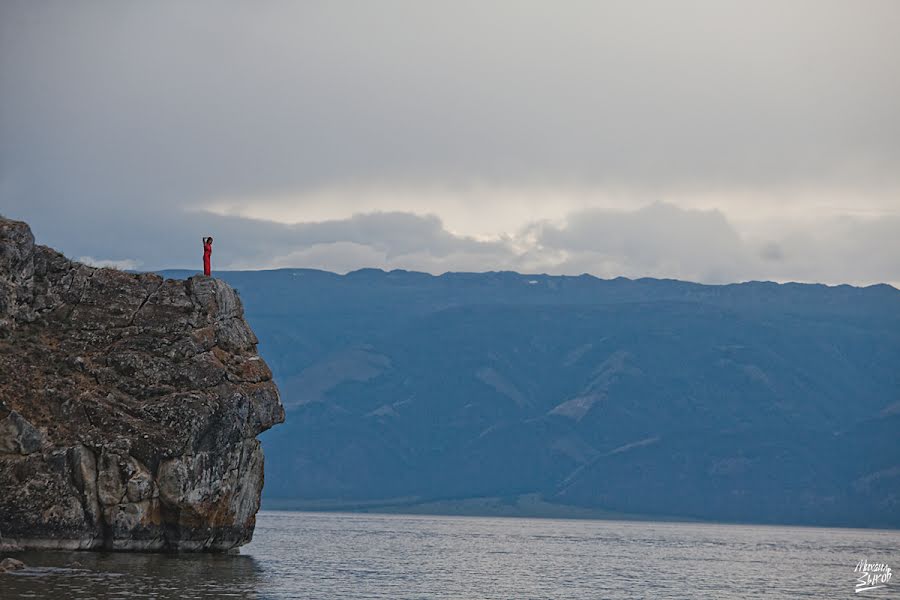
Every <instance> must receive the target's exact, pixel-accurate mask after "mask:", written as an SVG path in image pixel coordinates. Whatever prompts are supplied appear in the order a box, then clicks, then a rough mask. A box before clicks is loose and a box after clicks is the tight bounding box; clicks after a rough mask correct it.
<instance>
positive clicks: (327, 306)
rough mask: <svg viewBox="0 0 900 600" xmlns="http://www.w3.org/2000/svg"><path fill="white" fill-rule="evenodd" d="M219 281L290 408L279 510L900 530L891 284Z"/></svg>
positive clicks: (268, 277) (272, 494) (318, 275)
mask: <svg viewBox="0 0 900 600" xmlns="http://www.w3.org/2000/svg"><path fill="white" fill-rule="evenodd" d="M219 276H220V277H222V278H224V279H225V280H227V281H228V282H229V283H231V284H232V285H234V286H235V287H236V288H237V289H238V290H239V291H240V293H241V297H242V299H243V301H244V303H245V306H246V310H247V316H248V319H249V320H250V322H251V323H252V324H253V326H254V330H255V331H256V332H257V333H258V335H259V337H260V340H261V345H260V349H261V351H262V352H263V354H264V355H265V356H266V358H267V361H268V362H269V364H270V365H272V367H273V370H274V372H275V375H276V378H277V379H278V381H279V385H280V387H281V389H282V392H283V397H284V402H285V405H286V407H287V410H288V420H287V424H286V425H285V426H284V427H281V428H279V429H277V430H275V431H272V432H270V433H268V434H266V436H264V443H265V445H266V448H267V452H268V454H269V456H270V465H269V469H270V473H271V474H272V476H271V477H270V478H269V479H268V485H267V488H266V494H267V497H269V498H300V499H306V500H310V501H313V500H316V501H326V500H327V501H329V502H357V503H367V502H388V501H398V500H397V499H402V501H404V502H410V501H425V500H433V499H446V498H471V497H476V496H501V497H510V496H516V495H520V494H535V493H536V494H538V495H539V496H540V497H542V498H543V500H545V501H548V502H553V503H561V504H566V505H571V506H577V507H592V508H602V509H607V510H613V511H620V512H628V513H645V514H651V515H652V514H656V515H672V516H681V517H687V518H706V519H725V520H737V521H754V522H792V523H817V524H835V525H837V524H840V525H859V526H875V525H882V526H884V525H887V526H900V436H898V435H897V432H898V428H897V426H898V425H900V292H898V291H897V290H895V289H894V288H892V287H890V286H884V285H882V286H871V287H868V288H854V287H850V286H838V287H827V286H822V285H801V284H785V285H778V284H773V283H767V282H751V283H745V284H735V285H726V286H706V285H698V284H692V283H685V282H679V281H669V280H650V279H645V280H637V281H632V280H627V279H616V280H600V279H596V278H593V277H590V276H580V277H550V276H544V275H519V274H515V273H482V274H470V273H451V274H446V275H443V276H439V277H434V276H430V275H426V274H421V273H409V272H403V271H394V272H390V273H385V272H382V271H378V270H363V271H357V272H353V273H349V274H347V275H345V276H339V275H335V274H331V273H324V272H320V271H312V270H299V269H297V270H291V269H289V270H279V271H260V272H233V273H220V274H219Z"/></svg>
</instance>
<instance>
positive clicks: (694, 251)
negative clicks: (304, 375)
mask: <svg viewBox="0 0 900 600" xmlns="http://www.w3.org/2000/svg"><path fill="white" fill-rule="evenodd" d="M898 31H900V2H896V1H894V0H845V1H831V0H808V1H807V0H777V1H776V0H752V1H751V0H747V1H741V2H738V1H734V0H703V1H698V0H684V1H680V2H670V1H668V0H659V1H651V0H639V1H631V0H629V1H621V2H619V1H611V2H603V1H599V0H598V1H586V2H581V1H578V0H564V1H562V2H532V1H529V0H509V1H502V0H496V1H488V2H485V1H483V0H480V1H468V0H454V1H452V2H450V1H437V0H430V1H429V0H426V1H420V0H409V1H392V0H379V1H378V2H342V1H339V0H330V1H327V2H317V1H308V2H298V1H291V2H279V1H275V0H270V1H267V2H249V1H246V2H228V1H225V0H216V1H203V0H195V1H192V2H182V1H178V2H175V1H171V2H170V1H165V0H162V1H159V2H121V1H118V0H111V1H104V2H99V1H90V0H81V1H77V2H73V1H68V0H64V1H59V2H53V1H40V2H34V1H30V0H25V1H18V0H3V2H2V3H0V214H3V215H5V216H7V217H11V218H15V219H21V220H25V221H27V222H28V223H29V224H30V225H31V226H32V229H33V230H34V232H35V235H36V237H37V239H38V242H40V243H44V244H47V245H50V246H53V247H55V248H57V249H59V250H61V251H63V252H65V253H66V254H67V255H69V256H72V257H76V258H79V259H81V260H83V261H85V262H90V263H93V264H99V265H115V266H119V267H123V268H137V269H160V268H176V267H187V268H199V267H200V265H201V257H202V248H201V243H200V238H201V237H202V236H204V235H212V236H214V238H215V242H214V252H213V268H214V269H263V268H279V267H307V268H321V269H327V270H332V271H337V272H346V271H349V270H353V269H357V268H362V267H379V268H384V269H395V268H401V269H411V270H420V271H427V272H431V273H436V274H437V273H442V272H445V271H492V270H515V271H520V272H530V273H553V274H581V273H591V274H594V275H596V276H599V277H617V276H625V277H648V276H649V277H668V278H677V279H686V280H692V281H700V282H706V283H721V282H736V281H746V280H774V281H807V282H821V283H828V284H839V283H850V284H854V285H868V284H873V283H878V282H887V283H891V284H893V285H895V286H898V287H900V77H898V73H900V35H897V32H898Z"/></svg>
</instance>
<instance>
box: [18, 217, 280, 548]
mask: <svg viewBox="0 0 900 600" xmlns="http://www.w3.org/2000/svg"><path fill="white" fill-rule="evenodd" d="M256 344H257V339H256V336H255V335H254V334H253V332H252V331H251V330H250V328H249V326H248V325H247V323H246V321H245V320H244V318H243V309H242V306H241V302H240V300H239V298H238V296H237V294H236V292H235V291H234V290H233V289H232V288H231V287H229V286H228V285H227V284H225V283H224V282H222V281H219V280H216V279H213V278H209V277H202V276H197V277H191V278H189V279H186V280H173V279H166V280H164V279H162V278H161V277H159V276H157V275H154V274H149V273H143V274H131V273H125V272H121V271H116V270H111V269H98V268H93V267H89V266H86V265H83V264H80V263H77V262H74V261H71V260H68V259H67V258H65V257H64V256H63V255H61V254H60V253H58V252H56V251H54V250H52V249H50V248H47V247H44V246H40V245H35V244H34V237H33V235H32V233H31V230H30V229H29V228H28V226H27V225H26V224H25V223H21V222H17V221H10V220H7V219H3V218H0V543H4V544H9V545H19V546H22V547H24V548H65V549H107V550H142V551H198V550H209V551H225V550H229V549H232V548H235V547H237V546H240V545H241V544H245V543H247V542H248V541H249V540H250V538H251V536H252V535H253V528H254V525H255V519H256V512H257V510H258V509H259V500H260V492H261V490H262V485H263V453H262V449H261V447H260V443H259V441H258V440H257V439H256V436H257V435H258V434H259V433H260V432H262V431H265V430H266V429H269V428H270V427H272V426H273V425H275V424H277V423H280V422H282V421H283V420H284V409H283V408H282V405H281V402H280V400H279V396H278V390H277V388H276V387H275V384H274V382H273V381H272V374H271V371H270V370H269V368H268V366H267V365H266V364H265V362H263V361H262V360H261V359H260V357H259V355H258V354H257V352H256Z"/></svg>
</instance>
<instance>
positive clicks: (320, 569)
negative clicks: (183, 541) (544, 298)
mask: <svg viewBox="0 0 900 600" xmlns="http://www.w3.org/2000/svg"><path fill="white" fill-rule="evenodd" d="M898 551H900V532H898V531H886V530H859V529H820V528H815V527H767V526H748V525H717V524H698V523H653V522H628V521H574V520H563V519H512V518H477V517H432V516H421V515H420V516H414V515H365V514H338V513H300V512H268V511H266V512H262V513H260V514H259V516H258V519H257V528H256V534H255V535H254V540H253V543H251V544H249V545H248V546H246V547H245V548H243V549H242V554H232V555H165V554H110V553H102V554H101V553H92V552H29V553H24V554H21V555H17V556H18V557H19V558H21V559H22V560H24V561H25V563H26V564H27V565H28V568H27V569H26V570H24V571H17V572H15V573H12V574H6V575H0V600H11V599H18V598H52V599H56V598H59V599H73V600H86V599H88V598H91V599H98V600H113V599H126V598H127V599H131V598H153V599H158V600H165V599H169V598H171V599H179V600H180V599H182V598H184V599H188V600H190V599H193V598H258V599H260V600H269V599H282V598H285V599H287V598H291V599H293V598H303V599H323V600H325V599H327V600H334V599H337V600H340V599H353V600H357V599H359V598H378V599H385V600H387V599H390V600H396V599H407V598H409V599H416V600H422V599H434V600H450V599H452V600H460V599H462V600H470V599H473V600H474V599H478V600H508V599H510V598H515V599H517V600H528V599H535V600H538V599H541V600H547V599H548V598H553V599H557V598H558V599H562V598H565V599H567V600H568V599H571V600H595V599H597V598H610V599H617V600H620V599H626V598H641V597H643V598H653V599H654V600H675V599H678V600H681V599H683V598H691V599H692V600H700V599H708V600H731V599H744V598H765V599H766V600H787V599H794V598H848V597H851V596H853V595H854V593H853V589H854V586H855V584H856V578H855V576H854V573H853V569H854V567H855V566H856V563H857V562H858V561H859V560H861V559H864V558H865V559H867V560H869V561H870V562H886V563H888V564H889V565H891V566H892V567H893V568H894V569H896V568H897V565H900V554H898ZM75 561H77V562H78V563H80V566H77V565H74V564H73V563H74V562H75ZM897 585H898V584H897V583H896V582H892V583H891V584H889V586H888V590H879V591H886V592H887V594H883V595H884V596H885V597H887V596H888V595H891V593H892V592H893V593H894V594H893V595H891V597H894V596H895V595H896V593H895V592H896V591H897V589H893V590H891V589H890V588H896V586H897Z"/></svg>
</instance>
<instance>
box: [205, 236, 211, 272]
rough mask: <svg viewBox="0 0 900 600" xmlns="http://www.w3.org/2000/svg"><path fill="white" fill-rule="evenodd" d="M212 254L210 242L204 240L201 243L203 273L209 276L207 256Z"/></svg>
mask: <svg viewBox="0 0 900 600" xmlns="http://www.w3.org/2000/svg"><path fill="white" fill-rule="evenodd" d="M211 255H212V243H211V242H204V243H203V274H204V275H206V276H207V277H209V276H210V273H211V271H210V268H209V257H210V256H211Z"/></svg>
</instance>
